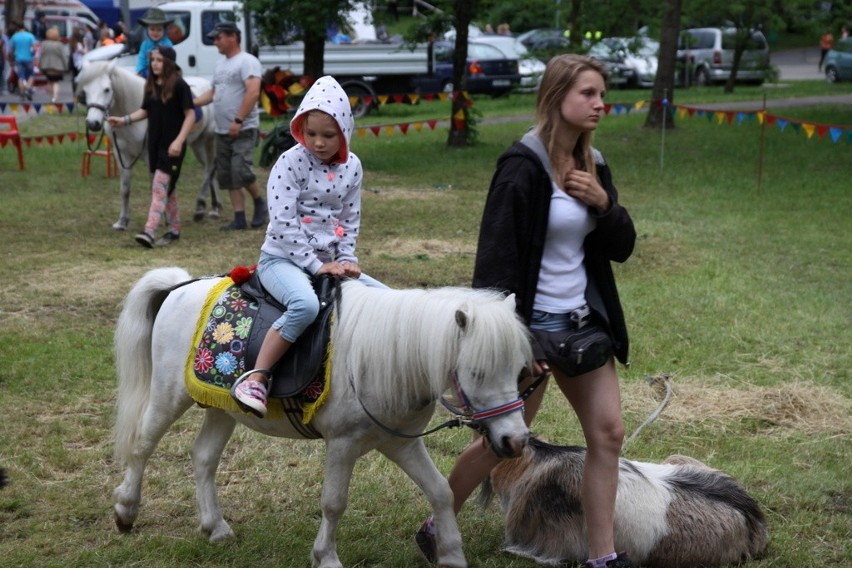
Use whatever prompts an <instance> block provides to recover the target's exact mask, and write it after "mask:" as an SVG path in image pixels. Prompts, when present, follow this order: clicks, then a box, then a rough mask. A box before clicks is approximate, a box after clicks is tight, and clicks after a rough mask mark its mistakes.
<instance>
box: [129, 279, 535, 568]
mask: <svg viewBox="0 0 852 568" xmlns="http://www.w3.org/2000/svg"><path fill="white" fill-rule="evenodd" d="M220 281H221V279H220V278H206V279H199V280H195V281H190V276H189V274H187V273H186V271H184V270H182V269H180V268H160V269H155V270H152V271H150V272H148V273H147V274H146V275H145V276H143V277H142V278H141V279H140V280H139V281H138V282H137V283H136V284H135V285H134V286H133V288H132V290H131V291H130V293H129V294H128V296H127V298H126V299H125V301H124V307H123V308H122V311H121V314H120V316H119V319H118V324H117V328H116V332H115V351H116V366H117V371H118V377H119V385H118V401H117V407H118V412H117V419H116V424H115V453H116V458H117V459H118V461H119V462H121V463H124V464H126V471H125V474H124V480H123V482H122V483H121V485H119V486H118V487H117V488H116V489H115V499H116V504H115V507H114V514H115V521H116V524H117V526H118V528H119V530H121V531H123V532H124V531H129V530H130V529H131V528H132V526H133V523H134V521H135V520H136V517H137V515H138V513H139V503H140V500H141V489H142V476H143V472H144V469H145V465H146V463H147V461H148V459H149V457H150V456H151V454H152V453H153V451H154V449H155V447H156V445H157V443H158V442H159V440H160V438H161V437H162V436H163V435H164V434H165V432H166V431H167V430H168V428H169V427H170V425H171V424H172V423H174V422H175V420H177V419H178V418H179V417H180V416H181V415H182V414H183V413H184V412H185V411H186V410H187V409H189V408H190V407H191V406H192V405H193V399H192V398H190V396H189V394H188V393H187V390H186V388H185V386H184V372H185V368H186V362H187V357H188V355H189V354H190V352H191V350H194V346H193V335H194V333H195V331H196V329H195V328H196V322H197V321H198V320H199V314H200V313H201V312H202V308H203V305H204V303H205V299H206V298H207V296H208V292H209V291H210V290H211V289H212V288H213V287H214V286H215V285H216V284H217V283H218V282H220ZM339 297H340V301H339V304H338V306H337V308H336V312H335V324H334V327H333V330H332V335H331V341H332V346H333V355H332V362H331V369H332V371H331V379H330V385H329V388H330V393H329V395H328V398H327V399H326V401H325V402H324V403H323V404H322V406H320V407H319V408H318V409H317V410H316V412H315V414H314V417H313V419H312V421H311V423H310V425H311V426H312V427H313V428H314V429H315V430H316V431H317V432H318V433H319V434H321V436H322V438H323V439H324V440H325V443H326V447H327V457H326V464H325V475H324V483H323V490H322V498H321V509H322V522H321V523H320V527H319V532H318V534H317V537H316V540H315V541H314V545H313V550H312V553H311V559H312V563H313V566H315V567H320V568H338V567H340V566H342V565H341V563H340V560H339V558H338V555H337V546H336V541H335V539H336V537H335V533H336V527H337V524H338V521H339V519H340V517H341V515H342V514H343V512H344V510H345V508H346V504H347V499H348V489H349V484H350V480H351V476H352V471H353V468H354V466H355V462H356V460H357V459H358V458H359V457H361V456H362V455H364V454H366V453H367V452H369V451H371V450H378V451H380V452H381V453H382V454H384V455H385V456H387V457H388V458H389V459H390V460H392V461H393V462H394V463H396V464H397V465H398V466H399V467H400V468H402V470H403V471H405V473H406V474H408V476H409V477H410V478H411V479H412V480H413V481H414V482H415V483H416V484H417V485H418V486H419V487H420V488H421V489H422V490H423V492H424V494H425V496H426V498H427V499H428V501H429V503H430V505H431V507H432V510H433V514H434V517H435V524H436V528H437V553H438V559H439V564H440V565H441V566H447V567H455V568H461V567H463V566H467V563H466V561H465V558H464V554H463V552H462V545H461V535H460V534H459V529H458V525H457V523H456V519H455V515H454V514H453V509H452V492H451V490H450V487H449V484H448V483H447V480H446V478H445V477H444V476H443V475H441V473H440V472H439V471H438V469H437V468H436V467H435V465H434V463H433V462H432V460H431V459H430V457H429V455H428V454H427V452H426V448H425V445H424V443H423V441H422V438H419V437H415V436H412V435H414V434H418V433H420V432H422V431H423V429H424V428H425V427H426V425H427V424H428V422H429V420H430V418H431V416H432V414H433V412H434V409H435V401H436V400H437V399H438V398H439V396H440V394H441V393H442V392H444V391H445V390H446V389H447V388H450V387H451V386H454V387H455V388H456V391H457V392H458V393H459V398H460V399H461V400H464V401H465V404H464V409H465V411H464V413H459V415H460V416H464V417H465V418H464V419H463V420H469V421H472V422H473V425H474V426H475V427H477V428H478V429H480V430H481V431H482V432H484V433H485V434H486V435H487V436H488V439H489V441H490V443H491V447H492V448H493V449H494V451H495V452H496V453H497V454H498V455H501V456H504V457H509V456H514V455H518V454H519V453H520V452H521V450H522V449H523V446H524V445H525V444H526V442H527V439H528V437H529V430H528V429H527V427H526V426H525V424H524V421H523V416H522V412H515V410H519V409H521V408H522V407H523V400H522V399H520V398H519V396H518V390H517V377H518V373H519V372H521V370H522V369H523V368H524V367H525V366H529V365H530V364H531V359H532V353H531V349H530V344H529V337H528V335H527V332H526V328H525V327H524V326H523V324H522V323H521V322H520V321H519V320H518V318H517V317H516V316H515V311H514V298H513V297H509V298H503V297H502V296H500V295H499V294H497V293H495V292H489V291H484V290H469V289H461V288H440V289H436V290H431V291H426V290H386V289H378V288H368V287H366V286H364V285H362V284H360V283H359V282H357V281H347V282H344V283H343V284H342V285H341V292H340V295H339ZM204 414H205V416H204V422H203V424H202V426H201V431H200V432H199V434H198V437H197V439H196V441H195V443H194V445H193V448H192V462H193V466H194V469H195V481H196V497H197V501H198V511H199V515H200V520H201V523H200V528H201V530H202V531H203V532H204V533H206V534H207V535H209V539H210V541H211V542H216V541H220V540H222V539H225V538H228V537H232V536H233V535H234V533H233V531H232V530H231V527H230V526H229V525H228V523H227V522H226V521H225V519H224V518H223V517H222V513H221V511H220V509H219V504H218V500H217V498H216V489H215V482H214V477H215V473H216V468H217V466H218V463H219V460H220V458H221V455H222V451H223V450H224V448H225V444H226V443H227V441H228V439H229V437H230V436H231V434H232V432H233V430H234V427H235V425H236V423H237V422H239V423H241V424H243V425H245V426H248V427H249V428H252V429H254V430H257V431H259V432H261V433H264V434H268V435H270V436H279V437H287V438H300V439H303V438H306V437H307V436H305V435H304V434H303V432H302V431H298V430H296V429H295V428H294V427H293V426H292V425H291V423H290V422H289V421H288V420H287V419H282V420H271V419H269V418H266V419H260V418H257V417H255V416H253V415H250V414H244V413H240V412H236V413H230V412H226V411H224V410H219V409H216V408H207V409H206V410H205V411H204Z"/></svg>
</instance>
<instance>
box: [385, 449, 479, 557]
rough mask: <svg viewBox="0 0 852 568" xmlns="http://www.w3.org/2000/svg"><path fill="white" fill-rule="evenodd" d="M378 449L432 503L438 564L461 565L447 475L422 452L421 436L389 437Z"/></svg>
mask: <svg viewBox="0 0 852 568" xmlns="http://www.w3.org/2000/svg"><path fill="white" fill-rule="evenodd" d="M378 449H379V451H380V452H382V453H383V454H384V455H385V456H387V457H388V459H390V460H391V461H393V462H394V463H396V464H397V465H398V466H399V467H400V468H402V470H403V471H404V472H405V473H406V474H408V477H410V478H411V479H412V480H413V481H414V483H416V484H417V486H418V487H420V489H422V490H423V493H424V494H425V495H426V499H427V500H428V501H429V504H430V505H431V506H432V516H433V518H434V519H435V543H436V545H437V549H438V550H437V552H438V566H439V567H448V568H449V567H452V568H464V567H466V566H467V561H466V560H465V557H464V552H463V551H462V540H461V533H460V532H459V525H458V522H457V521H456V515H455V513H454V512H453V492H452V490H451V489H450V484H449V482H447V478H446V477H444V476H443V475H441V472H440V471H438V468H437V467H435V462H433V461H432V458H430V457H429V454H428V453H427V452H426V446H425V445H424V443H423V440H422V439H419V438H418V439H416V440H400V439H395V440H391V441H389V442H388V443H386V444H383V445H382V446H380V447H379V448H378Z"/></svg>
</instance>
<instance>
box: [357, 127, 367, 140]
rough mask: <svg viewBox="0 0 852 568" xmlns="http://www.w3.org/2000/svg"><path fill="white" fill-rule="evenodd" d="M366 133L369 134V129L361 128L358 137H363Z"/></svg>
mask: <svg viewBox="0 0 852 568" xmlns="http://www.w3.org/2000/svg"><path fill="white" fill-rule="evenodd" d="M366 135H367V129H366V128H359V129H358V137H359V138H363V137H364V136H366Z"/></svg>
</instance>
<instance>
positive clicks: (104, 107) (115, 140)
mask: <svg viewBox="0 0 852 568" xmlns="http://www.w3.org/2000/svg"><path fill="white" fill-rule="evenodd" d="M114 100H115V89H114V88H113V89H110V97H109V102H108V103H106V104H105V105H102V104H100V103H90V102H89V100H88V97H86V112H88V111H89V109H92V108H93V109H95V110H99V111H101V113H103V115H104V118H103V122H104V123H105V122H106V119H107V117H108V116H109V110H110V109H111V108H112V103H113V101H114ZM89 132H90V131H89V123H88V121H87V122H86V145H87V146H88V147H89V151H92V150H97V149H99V148H100V147H101V142H102V141H103V139H104V135H105V134H106V129H104V127H103V126H101V136H100V138H98V144H97V146H96V147H95V148H92V145H91V143H90V142H89ZM110 138H112V145H113V146H114V147H115V155H116V156H118V163H119V164H120V165H121V167H122V169H125V170H129V169H131V168H133V166H135V165H136V162H138V161H139V158H141V157H142V154H144V153H145V146H146V143H147V141H148V131H147V130H145V140H144V142H143V144H142V150H140V152H139V153H138V154H137V155H136V157H135V158H133V160H132V161H131V162H130V165H129V166H128V165H126V164H125V163H124V155H123V154H122V153H121V148H120V147H119V145H118V138H117V137H116V135H115V132H113V134H112V136H111V137H110Z"/></svg>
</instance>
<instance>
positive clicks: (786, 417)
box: [622, 378, 852, 436]
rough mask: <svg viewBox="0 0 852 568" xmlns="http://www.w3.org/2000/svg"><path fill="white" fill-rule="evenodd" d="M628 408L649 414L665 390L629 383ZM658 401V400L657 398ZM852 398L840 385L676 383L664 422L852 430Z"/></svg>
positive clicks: (846, 432) (720, 426)
mask: <svg viewBox="0 0 852 568" xmlns="http://www.w3.org/2000/svg"><path fill="white" fill-rule="evenodd" d="M622 390H623V394H622V398H623V401H624V402H623V404H624V408H625V410H626V411H632V412H636V413H640V414H641V413H649V411H648V408H650V407H653V408H656V407H655V406H654V404H653V403H659V402H660V401H661V400H662V395H661V389H659V387H657V386H652V387H651V388H649V387H648V385H645V384H642V383H630V384H624V385H623V389H622ZM651 401H653V403H652V402H651ZM850 416H852V401H850V400H849V399H848V398H847V397H845V396H843V394H842V393H840V392H838V391H837V390H835V389H832V388H829V387H825V386H820V385H816V384H813V383H808V382H797V383H792V384H785V385H780V386H772V387H756V386H752V387H747V388H742V389H739V388H730V387H727V386H725V385H720V384H709V385H696V384H692V383H688V382H685V381H683V380H678V379H677V378H675V379H673V381H672V399H671V402H670V403H669V405H668V406H667V407H666V409H665V410H664V411H663V413H662V414H661V415H660V417H659V418H658V420H659V421H669V422H677V423H690V424H700V425H702V426H703V427H708V428H711V429H725V427H726V425H730V424H734V423H742V422H746V421H753V422H754V423H756V424H759V425H760V426H761V427H762V429H764V430H770V431H776V432H777V431H789V432H793V431H795V432H797V433H804V434H809V435H810V434H828V435H837V436H848V435H850V434H852V418H850Z"/></svg>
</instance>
